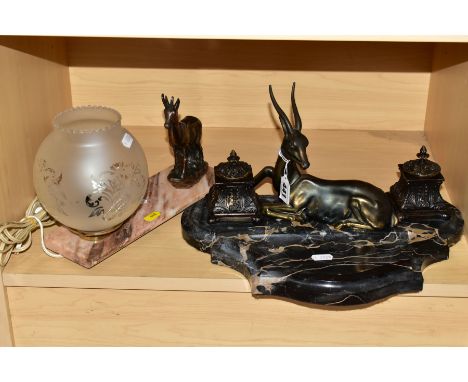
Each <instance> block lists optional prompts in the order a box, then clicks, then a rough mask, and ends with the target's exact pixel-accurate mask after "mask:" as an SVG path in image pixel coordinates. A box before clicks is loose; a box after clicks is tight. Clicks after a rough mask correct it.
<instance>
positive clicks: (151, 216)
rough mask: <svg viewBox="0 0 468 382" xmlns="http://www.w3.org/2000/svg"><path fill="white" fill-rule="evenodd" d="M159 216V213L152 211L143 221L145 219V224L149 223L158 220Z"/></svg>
mask: <svg viewBox="0 0 468 382" xmlns="http://www.w3.org/2000/svg"><path fill="white" fill-rule="evenodd" d="M159 216H161V212H159V211H153V212H151V213H150V214H148V215H146V216H145V217H144V218H143V219H145V220H146V221H147V222H151V221H153V220H154V219H156V218H158V217H159Z"/></svg>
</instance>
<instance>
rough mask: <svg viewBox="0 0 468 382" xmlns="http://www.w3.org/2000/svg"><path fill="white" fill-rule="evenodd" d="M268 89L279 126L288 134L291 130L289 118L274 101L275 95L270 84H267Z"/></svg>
mask: <svg viewBox="0 0 468 382" xmlns="http://www.w3.org/2000/svg"><path fill="white" fill-rule="evenodd" d="M269 90H270V98H271V102H272V103H273V106H274V107H275V109H276V112H277V113H278V116H279V119H280V122H281V126H282V127H283V130H284V132H285V133H288V134H289V133H290V132H291V131H292V126H291V122H290V121H289V118H288V117H287V115H286V113H285V112H284V111H283V109H281V107H280V106H279V105H278V102H276V99H275V96H274V95H273V88H272V87H271V85H269Z"/></svg>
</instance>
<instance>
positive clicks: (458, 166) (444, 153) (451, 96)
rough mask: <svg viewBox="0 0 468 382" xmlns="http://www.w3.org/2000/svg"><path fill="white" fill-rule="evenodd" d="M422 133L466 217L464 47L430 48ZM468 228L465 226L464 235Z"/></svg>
mask: <svg viewBox="0 0 468 382" xmlns="http://www.w3.org/2000/svg"><path fill="white" fill-rule="evenodd" d="M433 70H434V72H433V73H432V75H431V82H430V88H429V99H428V105H427V117H426V126H425V129H426V135H427V138H428V141H429V143H430V145H431V148H432V151H433V153H434V158H435V160H437V162H439V163H440V165H441V166H442V173H443V175H444V176H445V179H446V181H445V184H446V187H447V189H448V191H449V194H450V197H451V199H452V202H453V203H454V204H455V205H456V206H457V207H458V208H460V209H461V210H462V212H463V214H464V216H465V219H466V217H467V216H468V172H467V171H468V107H467V105H468V46H466V45H462V44H443V45H438V46H437V47H436V49H435V51H434V68H433ZM467 233H468V227H467V226H466V225H465V234H467Z"/></svg>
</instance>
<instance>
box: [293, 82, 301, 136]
mask: <svg viewBox="0 0 468 382" xmlns="http://www.w3.org/2000/svg"><path fill="white" fill-rule="evenodd" d="M295 90H296V83H295V82H293V86H292V91H291V103H292V109H293V114H294V125H295V126H294V127H295V128H296V129H297V130H299V131H301V129H302V120H301V116H300V115H299V110H297V105H296V99H295V98H294V91H295Z"/></svg>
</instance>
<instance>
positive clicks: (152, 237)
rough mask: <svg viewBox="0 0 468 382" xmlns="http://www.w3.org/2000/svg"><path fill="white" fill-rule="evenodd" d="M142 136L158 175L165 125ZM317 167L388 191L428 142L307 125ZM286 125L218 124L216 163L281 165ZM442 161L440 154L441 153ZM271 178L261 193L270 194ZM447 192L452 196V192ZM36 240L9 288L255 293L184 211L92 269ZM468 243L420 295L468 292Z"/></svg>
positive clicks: (19, 259)
mask: <svg viewBox="0 0 468 382" xmlns="http://www.w3.org/2000/svg"><path fill="white" fill-rule="evenodd" d="M129 130H130V131H131V132H132V133H133V134H134V135H135V137H136V138H137V139H138V140H139V141H140V142H141V144H142V146H143V148H144V150H145V152H146V155H147V159H148V163H149V170H150V173H155V172H157V171H158V170H160V169H163V168H165V167H167V166H169V165H171V163H172V160H173V159H172V155H171V154H170V151H169V145H168V143H167V138H166V136H165V134H166V132H165V129H164V128H163V127H160V126H156V127H147V126H145V127H134V126H132V127H129ZM305 133H306V135H307V136H308V138H309V141H310V145H309V148H308V155H309V159H310V162H311V167H310V169H309V170H308V171H309V172H310V173H313V174H314V175H317V176H319V177H324V178H330V179H332V178H335V179H338V178H343V179H344V178H350V179H351V178H357V179H362V180H366V181H369V182H372V183H374V184H376V185H377V186H379V187H381V188H383V189H385V190H387V189H388V188H389V187H390V186H391V185H392V184H393V183H395V182H396V180H397V179H398V174H397V171H398V167H397V164H398V163H402V162H404V161H406V160H408V159H411V158H413V157H415V154H416V153H417V152H418V151H419V148H420V146H421V145H423V144H426V145H427V142H426V140H425V138H424V135H423V132H420V131H359V130H306V131H305ZM280 143H281V133H280V130H274V129H261V128H258V129H245V128H244V129H232V128H229V129H227V128H211V129H206V130H205V131H204V136H203V146H204V151H205V155H206V158H207V160H208V161H209V163H210V165H212V166H213V165H216V164H217V163H219V162H221V161H224V160H225V159H226V157H227V155H228V154H229V152H230V150H231V149H233V148H234V149H236V151H237V152H238V154H239V155H240V157H241V159H242V160H245V161H247V162H249V163H251V164H252V166H253V169H254V172H257V171H259V170H260V169H261V168H262V166H265V165H269V164H271V163H274V161H275V159H276V153H277V151H278V148H279V145H280ZM436 159H437V158H436ZM270 190H271V186H270V185H269V184H264V185H263V186H262V187H261V188H260V190H259V193H270V192H271V191H270ZM443 194H444V197H446V198H447V199H449V198H448V195H447V194H446V192H445V190H443ZM39 242H40V241H39V237H38V232H36V233H35V235H34V242H33V246H32V248H31V249H30V250H28V251H27V252H26V253H24V254H20V255H15V256H13V258H12V259H11V261H10V263H9V264H8V266H7V267H6V268H5V270H4V272H3V282H4V285H5V286H7V287H14V286H29V287H68V288H106V289H147V290H161V291H168V290H179V291H183V290H185V291H218V292H250V288H249V284H248V282H247V281H246V280H245V279H244V277H243V276H242V275H240V274H239V273H237V272H235V271H233V270H231V269H229V268H227V267H220V266H217V265H212V264H211V263H210V260H209V258H210V257H209V255H208V254H203V253H201V252H198V251H197V250H195V249H194V248H192V247H190V246H189V245H188V244H186V243H185V242H184V240H183V239H182V236H181V229H180V215H179V216H177V217H175V218H174V219H172V220H171V221H169V222H167V223H165V224H163V225H162V226H160V227H158V228H157V229H156V230H154V231H152V232H151V233H149V234H147V235H146V236H144V237H143V238H141V239H139V240H138V241H137V242H135V243H133V244H132V245H130V246H129V247H127V248H125V249H123V250H122V251H120V252H118V253H117V254H115V255H114V256H112V257H111V258H109V259H107V260H105V261H104V262H103V263H101V264H99V265H97V266H95V267H94V268H92V269H90V270H87V269H85V268H82V267H80V266H79V265H77V264H74V263H72V262H70V261H68V260H65V259H52V258H49V257H47V256H46V255H44V254H43V253H42V251H41V249H40V245H39ZM467 269H468V246H467V243H466V240H465V239H464V238H463V239H462V241H460V242H459V243H458V244H457V245H455V246H454V247H453V248H452V249H451V251H450V259H449V260H448V261H444V262H441V263H437V264H434V265H433V266H431V267H430V268H428V269H427V270H426V271H425V272H424V278H425V283H424V290H423V291H422V292H421V293H418V294H414V295H413V296H424V297H427V296H435V297H468V273H467V271H466V270H467Z"/></svg>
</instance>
